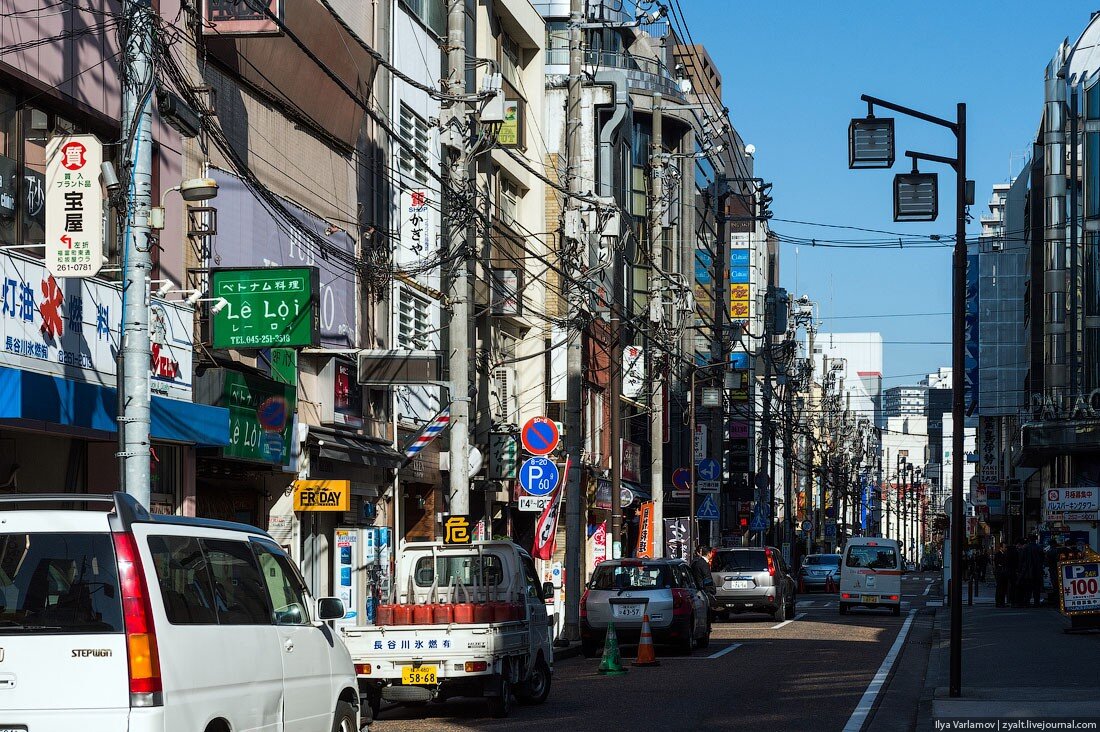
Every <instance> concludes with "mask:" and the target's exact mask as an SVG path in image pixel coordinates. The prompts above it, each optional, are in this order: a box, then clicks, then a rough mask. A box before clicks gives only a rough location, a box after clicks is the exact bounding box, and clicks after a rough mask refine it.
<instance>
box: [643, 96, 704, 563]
mask: <svg viewBox="0 0 1100 732" xmlns="http://www.w3.org/2000/svg"><path fill="white" fill-rule="evenodd" d="M661 104H662V98H661V95H660V94H654V95H653V134H652V143H651V149H650V155H649V175H650V180H649V256H650V267H649V327H650V338H649V346H650V347H649V363H650V368H649V373H650V376H649V383H650V384H651V385H652V392H651V393H652V395H653V396H652V397H651V398H650V402H649V445H650V448H649V449H650V453H649V455H650V458H649V477H650V489H651V493H652V495H653V509H654V510H653V524H654V528H655V531H654V548H655V550H656V551H655V555H656V556H664V551H665V538H664V537H665V518H664V517H665V507H664V503H665V490H664V489H665V483H664V481H665V464H664V442H665V422H664V417H665V409H664V404H665V390H664V383H663V382H662V380H661V378H662V375H661V372H660V364H661V363H662V360H661V358H660V350H659V340H658V335H657V332H658V329H659V328H660V326H661V322H662V321H663V320H664V310H665V308H664V302H663V300H662V298H661V283H660V282H659V281H658V280H657V268H658V267H660V265H661V260H662V258H663V252H662V247H661V233H662V231H663V227H662V226H661V214H662V213H663V211H662V207H661V199H662V198H663V193H664V182H665V181H664V139H663V129H662V119H661V116H662V109H661ZM688 444H690V445H691V448H690V449H691V451H692V459H693V461H694V457H695V456H694V450H695V435H694V434H692V435H689V437H688ZM690 490H691V491H692V493H694V491H695V486H691V487H690ZM694 526H695V517H694V516H688V536H689V537H693V536H694V535H695V532H694ZM694 551H695V546H694V545H692V546H689V547H688V553H689V556H690V555H691V553H693V552H694Z"/></svg>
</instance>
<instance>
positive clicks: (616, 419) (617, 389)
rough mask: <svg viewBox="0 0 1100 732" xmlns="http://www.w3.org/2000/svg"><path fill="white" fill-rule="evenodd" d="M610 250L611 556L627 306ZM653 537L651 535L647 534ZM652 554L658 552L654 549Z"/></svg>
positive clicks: (616, 533) (616, 523)
mask: <svg viewBox="0 0 1100 732" xmlns="http://www.w3.org/2000/svg"><path fill="white" fill-rule="evenodd" d="M612 246H613V247H614V249H613V251H612V254H611V266H612V267H614V268H615V271H614V272H612V274H611V282H612V287H613V288H614V290H615V292H614V294H613V295H612V297H611V302H610V303H608V304H609V305H610V306H611V343H610V347H609V349H608V350H609V351H610V358H609V359H608V361H609V362H610V364H611V388H610V391H611V395H610V396H611V398H610V400H609V402H610V403H609V406H610V409H611V532H610V533H611V537H610V546H611V558H612V559H619V558H620V557H622V556H623V553H622V526H623V506H622V479H623V448H622V436H623V428H622V424H623V420H622V416H623V415H622V396H623V364H622V361H623V332H622V309H623V308H624V307H625V306H626V304H625V303H624V302H622V300H623V287H624V283H623V263H622V250H621V249H620V248H619V247H618V245H617V243H613V244H612ZM650 538H651V539H652V537H650ZM654 556H658V555H657V554H656V553H654Z"/></svg>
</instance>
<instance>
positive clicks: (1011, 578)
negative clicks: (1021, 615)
mask: <svg viewBox="0 0 1100 732" xmlns="http://www.w3.org/2000/svg"><path fill="white" fill-rule="evenodd" d="M1023 545H1024V542H1023V540H1022V539H1017V540H1016V541H1015V542H1013V543H1012V544H1010V545H1009V546H1008V549H1007V550H1006V551H1005V554H1007V555H1008V598H1009V600H1008V601H1009V603H1011V604H1012V606H1013V607H1017V606H1019V604H1020V582H1019V578H1020V549H1021V548H1023Z"/></svg>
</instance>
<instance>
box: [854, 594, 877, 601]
mask: <svg viewBox="0 0 1100 732" xmlns="http://www.w3.org/2000/svg"><path fill="white" fill-rule="evenodd" d="M859 601H860V602H878V595H860V598H859Z"/></svg>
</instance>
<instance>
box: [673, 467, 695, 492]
mask: <svg viewBox="0 0 1100 732" xmlns="http://www.w3.org/2000/svg"><path fill="white" fill-rule="evenodd" d="M672 485H673V486H674V487H676V488H678V489H680V490H682V491H686V490H688V489H689V488H691V471H690V470H688V469H687V468H676V470H675V471H674V472H673V473H672Z"/></svg>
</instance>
